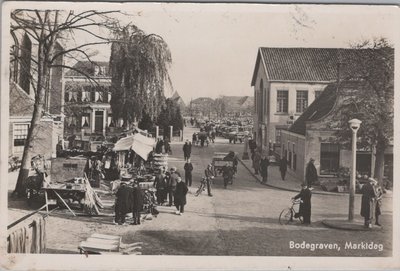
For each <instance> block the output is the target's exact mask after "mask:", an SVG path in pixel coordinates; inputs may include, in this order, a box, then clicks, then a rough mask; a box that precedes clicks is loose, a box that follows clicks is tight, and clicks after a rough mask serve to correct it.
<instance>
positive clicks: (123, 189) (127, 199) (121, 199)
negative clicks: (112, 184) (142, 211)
mask: <svg viewBox="0 0 400 271" xmlns="http://www.w3.org/2000/svg"><path fill="white" fill-rule="evenodd" d="M131 194H132V191H131V189H130V188H129V187H128V185H127V183H126V182H121V186H120V187H119V188H118V191H117V193H116V194H115V196H116V200H115V219H114V224H117V223H118V225H125V216H126V214H127V213H129V211H130V210H131V199H132V198H131Z"/></svg>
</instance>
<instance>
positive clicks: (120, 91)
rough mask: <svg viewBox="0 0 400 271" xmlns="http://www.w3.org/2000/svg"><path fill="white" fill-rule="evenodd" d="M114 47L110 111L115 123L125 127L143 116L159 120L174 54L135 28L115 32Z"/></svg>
mask: <svg viewBox="0 0 400 271" xmlns="http://www.w3.org/2000/svg"><path fill="white" fill-rule="evenodd" d="M114 34H115V36H116V41H114V42H113V43H112V46H111V57H110V71H111V76H112V79H111V82H112V96H111V102H110V104H111V109H112V111H113V118H114V119H115V120H117V119H120V118H122V119H123V120H124V125H125V126H126V125H129V124H130V123H132V122H134V121H135V119H140V118H141V117H142V114H143V113H146V114H148V115H149V116H150V117H151V118H152V119H154V118H155V117H157V116H158V113H159V112H160V105H161V104H163V102H164V87H165V84H166V82H169V75H168V68H169V65H170V63H171V53H170V51H169V49H168V46H167V44H166V43H165V41H164V40H163V39H162V38H161V37H160V36H157V35H154V34H150V35H147V34H146V33H144V32H143V31H141V30H140V29H138V28H137V27H136V26H134V25H128V26H126V27H122V28H120V29H118V31H115V33H114Z"/></svg>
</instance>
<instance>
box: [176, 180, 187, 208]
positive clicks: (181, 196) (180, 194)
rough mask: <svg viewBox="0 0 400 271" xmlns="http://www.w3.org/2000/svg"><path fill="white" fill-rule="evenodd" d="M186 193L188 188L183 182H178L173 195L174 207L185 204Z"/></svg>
mask: <svg viewBox="0 0 400 271" xmlns="http://www.w3.org/2000/svg"><path fill="white" fill-rule="evenodd" d="M187 192H188V188H187V186H186V184H185V183H184V182H182V181H181V182H179V183H177V185H176V190H175V195H174V203H175V205H185V204H186V194H187Z"/></svg>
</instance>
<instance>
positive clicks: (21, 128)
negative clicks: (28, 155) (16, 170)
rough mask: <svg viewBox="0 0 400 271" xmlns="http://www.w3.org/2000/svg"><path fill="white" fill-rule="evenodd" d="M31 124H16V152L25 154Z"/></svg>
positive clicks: (14, 136) (14, 137)
mask: <svg viewBox="0 0 400 271" xmlns="http://www.w3.org/2000/svg"><path fill="white" fill-rule="evenodd" d="M28 129H29V124H14V131H13V139H14V152H23V151H24V146H25V141H26V138H27V137H28Z"/></svg>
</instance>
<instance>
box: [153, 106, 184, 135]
mask: <svg viewBox="0 0 400 271" xmlns="http://www.w3.org/2000/svg"><path fill="white" fill-rule="evenodd" d="M157 125H158V126H160V127H162V128H163V130H164V134H165V132H166V131H168V127H169V126H173V129H174V130H182V129H183V117H182V113H181V109H180V107H179V105H178V104H177V103H176V102H175V101H173V100H171V99H166V101H165V104H164V106H162V108H161V111H160V114H159V116H158V118H157ZM165 135H167V134H165Z"/></svg>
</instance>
